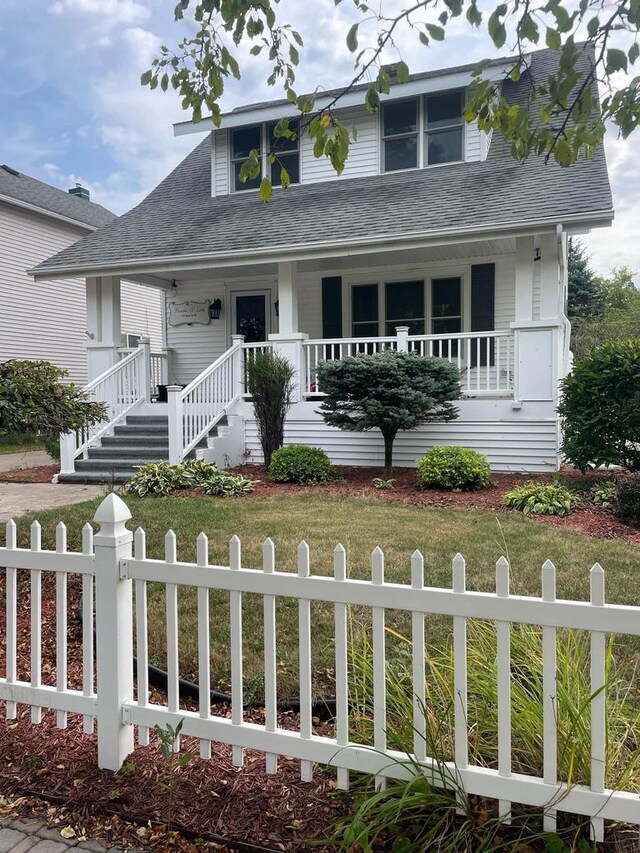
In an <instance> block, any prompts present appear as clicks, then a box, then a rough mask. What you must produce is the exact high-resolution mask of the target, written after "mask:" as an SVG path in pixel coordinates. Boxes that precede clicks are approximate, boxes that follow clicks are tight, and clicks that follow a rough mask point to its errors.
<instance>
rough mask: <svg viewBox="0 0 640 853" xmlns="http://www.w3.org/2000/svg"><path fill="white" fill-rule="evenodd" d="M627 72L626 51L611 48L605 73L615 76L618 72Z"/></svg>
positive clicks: (608, 52)
mask: <svg viewBox="0 0 640 853" xmlns="http://www.w3.org/2000/svg"><path fill="white" fill-rule="evenodd" d="M626 70H627V54H626V53H625V52H624V50H619V49H618V48H617V47H611V48H609V50H608V51H607V61H606V64H605V71H606V72H607V74H614V73H615V72H616V71H626Z"/></svg>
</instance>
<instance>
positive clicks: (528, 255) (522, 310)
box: [515, 237, 533, 323]
mask: <svg viewBox="0 0 640 853" xmlns="http://www.w3.org/2000/svg"><path fill="white" fill-rule="evenodd" d="M515 291H516V311H515V321H516V323H518V322H523V321H524V322H527V321H528V320H533V237H518V238H516V280H515Z"/></svg>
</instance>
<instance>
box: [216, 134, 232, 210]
mask: <svg viewBox="0 0 640 853" xmlns="http://www.w3.org/2000/svg"><path fill="white" fill-rule="evenodd" d="M213 138H214V140H215V141H214V156H213V162H214V166H215V188H216V191H215V195H227V193H228V192H229V170H230V168H231V167H230V165H229V133H228V131H226V130H215V131H214V132H213Z"/></svg>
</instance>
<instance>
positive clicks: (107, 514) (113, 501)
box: [93, 492, 131, 526]
mask: <svg viewBox="0 0 640 853" xmlns="http://www.w3.org/2000/svg"><path fill="white" fill-rule="evenodd" d="M130 518H131V513H130V511H129V507H128V506H127V505H126V503H125V502H124V501H123V500H122V498H120V497H118V495H116V493H115V492H111V493H110V494H108V495H107V496H106V498H105V499H104V500H103V501H102V503H101V504H100V506H99V507H98V509H97V510H96V514H95V515H94V516H93V520H94V521H95V522H96V524H100V525H101V526H102V525H104V524H124V523H125V522H127V521H129V519H130Z"/></svg>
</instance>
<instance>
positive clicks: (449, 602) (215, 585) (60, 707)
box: [0, 494, 640, 840]
mask: <svg viewBox="0 0 640 853" xmlns="http://www.w3.org/2000/svg"><path fill="white" fill-rule="evenodd" d="M130 518H131V513H130V512H129V510H128V508H127V506H126V505H125V504H124V502H123V501H122V500H121V499H120V498H118V497H117V496H116V495H114V494H111V495H109V496H108V497H107V498H106V499H105V500H104V501H103V503H102V504H101V505H100V507H99V508H98V511H97V512H96V515H95V517H94V521H95V522H96V523H98V524H99V525H100V531H99V532H98V533H97V534H96V535H95V537H94V536H93V532H92V529H91V526H90V525H89V524H86V525H85V528H84V531H83V548H82V553H73V552H71V553H70V552H68V551H67V541H66V528H65V526H64V525H63V524H60V525H58V527H57V530H56V550H55V551H43V550H42V548H41V544H42V543H41V530H40V525H39V524H38V522H37V521H36V522H34V523H33V525H32V527H31V545H30V548H18V547H17V531H16V525H15V524H14V523H13V522H12V521H10V522H9V523H8V524H7V527H6V531H7V533H6V544H5V547H0V566H2V567H8V568H6V569H5V572H6V583H5V590H6V595H5V598H6V614H7V615H6V626H7V630H6V644H5V645H6V654H5V661H6V663H5V672H4V676H0V700H3V701H5V702H6V703H7V704H6V714H7V717H9V718H14V717H15V716H16V710H17V709H16V705H17V703H22V704H25V705H29V706H31V719H32V721H33V723H36V724H37V723H39V722H40V721H41V709H42V708H53V709H55V710H56V711H57V725H58V726H59V727H64V726H65V725H66V716H67V713H68V712H73V713H78V714H82V715H84V731H85V732H92V731H93V724H94V719H97V722H98V736H97V740H98V766H99V767H101V768H103V769H109V770H113V771H116V770H118V769H119V768H120V767H121V766H122V764H123V762H124V761H125V760H126V759H127V756H128V755H129V754H130V753H131V752H132V751H133V749H134V727H137V732H138V742H139V743H140V744H142V745H147V744H148V743H149V732H150V731H151V730H153V728H154V727H155V726H161V727H163V728H164V727H166V726H167V724H171V725H172V726H174V727H175V726H176V724H177V723H178V722H179V721H180V720H182V721H183V729H182V731H183V734H185V735H188V736H191V737H195V738H198V739H199V740H200V755H201V756H202V758H205V759H207V758H210V757H211V743H212V742H214V743H225V744H229V745H231V746H232V748H233V761H234V764H235V765H236V766H240V765H242V763H243V750H244V749H245V748H249V749H252V750H259V751H261V752H263V753H265V758H266V769H267V772H268V773H272V774H273V773H277V772H278V756H279V755H280V756H290V757H293V758H295V759H297V760H299V761H300V762H301V768H300V769H301V775H302V778H303V779H304V780H306V781H310V780H311V779H312V775H313V765H314V764H315V763H318V764H321V765H329V766H331V767H333V768H335V769H336V770H337V784H338V787H339V788H342V789H347V788H348V786H349V775H350V773H351V772H352V771H355V772H358V773H371V774H376V775H377V778H378V781H379V784H380V786H383V785H384V781H385V779H386V778H392V779H393V778H407V775H408V774H409V773H410V772H411V768H409V767H408V766H407V755H405V754H403V753H401V752H399V751H397V750H394V749H392V748H391V747H390V746H389V743H388V726H389V724H390V714H391V713H392V711H391V709H390V707H389V702H388V697H387V684H386V677H385V650H386V646H387V642H388V640H387V633H386V630H385V621H386V618H387V610H389V611H394V612H395V613H398V612H404V613H405V614H406V615H407V617H408V619H409V620H410V622H411V626H412V629H411V637H412V642H411V661H410V663H409V666H410V667H411V673H412V696H411V699H412V703H413V744H412V745H411V746H409V745H408V747H409V748H410V750H411V753H412V754H411V757H410V758H411V763H412V767H415V766H416V765H418V766H420V767H422V768H423V769H424V772H425V773H428V775H429V778H430V779H431V780H432V781H433V782H434V784H436V785H441V786H442V785H444V786H449V787H451V784H450V783H451V780H453V779H455V780H456V786H457V785H461V786H462V787H463V788H464V790H465V791H466V792H467V793H468V794H470V795H475V796H479V797H486V798H491V799H494V800H497V801H498V802H499V810H500V814H501V815H502V816H507V815H508V814H509V812H510V808H511V803H512V802H516V803H519V804H523V805H528V806H530V807H532V808H534V809H538V810H539V811H540V812H541V813H542V814H543V815H544V828H545V829H546V830H553V828H554V827H555V820H556V814H557V813H558V812H569V813H572V814H578V815H584V816H585V817H587V818H588V819H590V821H591V825H592V834H593V836H594V837H595V838H596V839H597V840H602V837H603V834H604V821H605V820H610V821H619V822H623V823H630V824H634V825H640V809H639V808H638V793H637V791H636V792H635V793H634V792H631V791H624V790H611V789H610V788H608V787H607V784H608V783H609V784H610V783H611V780H610V779H608V778H607V776H608V772H609V770H611V768H610V767H609V765H608V763H607V723H608V721H607V690H606V685H607V672H606V654H605V651H606V645H607V641H608V638H609V637H610V636H611V635H612V634H615V635H617V636H618V638H619V637H620V636H621V635H628V636H639V635H640V608H639V607H637V606H635V605H614V604H609V603H608V602H606V599H605V574H604V571H603V569H602V568H601V566H600V565H599V564H596V565H594V566H593V568H592V569H591V592H590V597H589V600H584V601H567V600H561V599H557V598H556V592H555V590H556V569H555V567H554V565H553V563H551V562H550V561H547V562H546V563H545V564H544V566H543V567H542V571H541V588H542V597H537V596H522V595H513V594H512V592H511V590H510V578H509V575H510V568H509V563H508V562H507V560H506V559H505V558H504V557H503V558H501V559H500V560H498V563H497V565H496V567H495V591H494V592H477V591H475V590H471V589H468V588H467V586H466V581H465V561H464V559H463V557H462V556H460V555H459V554H458V555H457V556H456V557H455V558H454V560H453V565H452V585H451V586H450V587H448V588H440V587H434V586H427V585H426V584H425V567H424V560H423V557H422V554H420V552H418V551H416V552H414V554H413V555H412V556H411V561H410V562H411V580H410V583H390V582H388V581H387V580H385V577H384V554H383V552H382V551H381V550H380V549H379V548H375V550H374V551H373V552H372V555H371V575H370V579H369V580H356V579H353V578H350V577H348V576H347V573H346V566H347V554H346V552H345V549H344V548H343V547H342V546H341V545H338V546H337V547H336V549H335V551H334V572H333V577H331V576H326V575H318V574H313V570H312V567H313V565H314V558H313V555H312V554H311V553H310V550H309V547H308V545H307V544H306V543H304V542H303V543H301V544H300V546H299V548H298V571H297V573H295V574H294V573H292V572H290V571H284V572H283V571H282V570H278V569H277V568H276V566H277V563H276V552H275V546H274V543H273V541H272V540H271V539H267V540H266V541H265V542H264V545H263V551H262V553H263V562H262V567H261V569H256V568H247V567H246V566H243V562H242V552H241V543H240V540H239V539H238V538H237V537H236V536H234V537H233V538H232V539H231V541H230V543H229V561H228V565H211V564H210V563H209V543H208V540H207V537H206V536H205V535H204V533H201V534H200V536H199V537H198V539H197V543H195V544H196V546H197V547H196V551H197V562H196V563H185V562H179V561H178V560H177V556H176V537H175V535H174V533H173V532H171V531H169V532H168V533H167V535H166V536H165V540H164V541H165V554H164V559H148V558H147V556H146V540H145V533H144V531H143V530H138V531H137V532H136V534H135V544H134V547H133V548H132V540H134V537H133V535H132V533H131V532H130V531H129V530H128V529H127V527H126V522H127V521H128V520H129V519H130ZM371 545H373V543H371ZM43 571H45V572H47V571H48V572H55V573H56V578H57V581H58V582H57V583H56V585H55V590H56V591H55V604H56V622H57V625H58V631H57V640H56V645H55V657H56V663H57V665H56V667H55V676H54V678H53V679H52V678H51V676H49V677H48V676H47V675H46V674H44V673H43V667H42V654H41V653H42V644H41V636H40V634H41V632H40V622H41V618H42V614H41V591H42V572H43ZM73 574H76V575H81V576H82V589H83V602H82V633H83V641H82V659H83V672H82V685H83V689H82V690H73V689H70V688H69V686H68V683H67V667H66V662H67V645H66V638H67V630H66V628H67V617H68V608H67V594H66V593H67V578H68V577H69V576H70V575H73ZM23 576H24V577H25V578H26V579H28V580H27V582H29V581H30V584H31V609H30V614H31V616H30V619H31V637H32V644H31V649H30V650H29V649H26V650H25V649H24V647H23V644H20V643H19V642H18V613H19V612H20V611H19V609H18V608H19V606H20V599H19V595H20V592H19V590H20V589H22V587H23V583H22V578H23ZM94 581H95V629H96V655H95V672H96V675H97V690H96V691H94V653H93V626H94V602H93V591H94ZM177 583H179V584H180V586H182V587H190V588H192V589H194V590H198V613H197V622H198V626H197V632H196V635H195V636H196V640H197V645H198V660H199V683H200V699H199V708H198V710H186V709H184V708H183V707H181V703H180V692H179V676H180V670H179V659H180V658H179V635H180V632H179V625H180V615H181V614H180V610H179V600H180V599H179V596H178V585H177ZM134 584H135V615H136V618H135V625H136V650H137V657H138V670H137V672H138V679H137V693H135V692H134V679H133V615H134V597H133V593H134ZM148 584H154V585H155V584H162V585H163V586H164V587H165V588H166V599H167V607H166V617H165V618H166V636H167V638H168V641H167V670H168V678H167V685H168V686H167V694H168V695H167V705H166V706H164V705H162V704H159V702H158V699H157V697H156V696H152V695H150V691H149V682H148V675H147V666H148V660H149V645H148V636H147V587H148ZM209 590H224V591H226V592H228V593H229V594H230V600H231V607H230V611H229V613H230V615H229V616H227V617H224V614H218V617H219V618H223V617H224V618H228V619H229V620H230V637H231V641H230V647H229V655H230V661H231V715H230V716H227V715H226V714H220V713H219V712H218V710H217V709H216V708H215V707H213V708H212V705H211V696H210V645H211V637H210V633H211V632H210V628H211V624H210V614H209V595H208V591H209ZM247 593H249V594H251V595H252V596H257V597H260V598H261V599H262V600H263V605H264V659H263V668H264V685H265V721H264V723H256V722H253V721H250V720H247V719H246V718H245V714H244V698H245V697H244V694H243V677H242V671H243V661H244V660H245V654H243V633H244V632H245V631H246V627H245V628H244V629H243V610H244V608H245V607H246V594H247ZM278 600H279V601H280V602H282V601H289V602H293V603H294V604H295V605H297V606H296V610H297V612H298V613H299V624H298V625H297V627H294V628H293V634H291V633H290V634H289V635H288V636H287V634H286V632H287V631H289V632H291V630H292V628H291V624H290V621H289V622H288V623H287V627H285V625H279V619H280V615H281V611H280V609H279V608H278V607H277V606H276V602H277V601H278ZM317 602H322V603H324V606H325V607H329V608H330V611H332V612H333V616H334V624H335V642H334V644H333V648H334V651H335V669H334V671H335V695H336V719H335V731H334V732H331V733H328V732H327V731H326V730H325V732H323V734H322V735H319V734H316V733H315V732H314V730H313V719H312V708H313V693H312V687H313V682H312V678H311V674H312V661H313V645H312V643H313V632H312V618H311V616H312V614H313V613H314V612H316V611H315V609H313V608H314V604H313V603H317ZM351 606H353V607H355V609H356V610H357V611H358V612H360V611H364V612H368V613H369V614H370V617H371V618H370V622H371V632H372V645H373V650H374V654H373V659H372V661H371V666H372V670H373V690H372V696H371V697H368V699H369V700H370V701H368V702H367V705H368V706H369V705H370V707H371V708H372V723H373V737H372V738H371V740H370V741H369V742H366V743H363V742H361V741H360V742H355V741H352V740H351V735H352V732H351V731H350V720H349V689H348V688H349V672H350V663H349V661H350V645H349V643H350V640H349V631H348V625H349V622H348V619H349V607H351ZM430 614H438V615H439V616H443V615H444V616H446V617H447V618H451V619H452V622H453V673H443V677H445V678H448V677H452V678H453V688H454V693H453V695H455V705H454V708H453V711H454V731H455V737H454V739H453V740H454V744H453V749H452V756H451V757H452V758H453V760H449V761H447V762H438V761H436V760H435V759H434V758H433V757H431V756H429V754H428V740H427V738H426V734H427V731H428V728H427V720H426V718H425V708H426V704H427V703H426V701H425V678H426V671H425V666H426V663H425V659H426V654H425V653H426V648H425V617H426V616H428V615H430ZM469 619H478V620H483V621H485V622H488V623H491V624H492V625H494V626H496V633H497V645H496V662H497V667H496V669H497V675H496V691H497V693H496V695H497V709H498V710H497V732H496V744H495V746H496V750H497V754H498V762H497V766H495V767H494V766H490V767H489V766H486V765H480V764H479V763H477V762H475V761H474V760H473V759H472V756H471V750H470V746H469V745H470V735H471V736H473V724H472V722H471V721H470V720H469V718H468V686H467V677H468V673H467V670H468V666H467V649H468V646H469V643H470V642H471V640H470V638H469V637H468V634H467V627H468V626H467V622H468V620H469ZM519 624H525V625H535V626H542V638H541V639H542V642H541V650H542V664H541V667H540V677H541V679H542V691H541V696H540V702H541V706H542V707H541V712H540V713H541V717H542V730H541V733H540V735H541V753H542V756H541V757H542V765H543V768H542V769H543V772H542V774H540V775H538V774H536V773H534V772H530V773H523V772H516V771H515V770H514V768H513V766H512V758H511V744H512V741H513V740H514V726H513V723H512V715H511V710H512V709H511V705H512V696H511V692H512V691H511V683H512V678H513V673H514V671H515V668H516V667H517V665H518V662H517V657H516V655H517V651H515V650H512V647H511V633H512V628H513V626H516V625H519ZM564 629H573V630H577V631H586V632H588V633H589V635H590V648H591V661H590V698H589V699H588V702H586V703H585V706H587V707H585V712H586V713H585V716H584V718H581V724H584V726H585V727H586V728H587V729H588V730H589V734H588V735H587V737H588V738H589V740H588V741H587V742H589V741H590V753H591V772H590V778H589V781H588V783H587V782H586V780H581V784H576V783H575V781H573V780H570V781H566V780H563V779H562V777H561V773H560V771H559V766H558V765H559V760H558V757H559V750H560V744H559V738H558V731H559V729H558V709H559V706H558V696H559V686H560V678H561V677H562V676H561V673H560V672H559V671H558V668H557V666H556V656H557V647H558V638H559V632H562V631H564ZM276 637H278V641H279V642H283V641H285V642H288V643H290V644H294V645H295V646H296V647H297V648H298V649H299V661H300V682H299V683H300V690H299V696H300V717H299V727H298V728H297V729H289V728H288V729H287V730H285V729H282V728H279V726H278V718H277V713H276V712H277V698H278V691H277V669H278V667H277V663H278V657H277V654H276ZM29 657H30V661H31V664H30V667H29V666H28V663H29V661H28V658H29ZM25 658H27V659H26V660H25ZM27 669H29V671H30V677H29V680H21V679H20V678H19V677H18V675H19V673H20V672H21V671H26V670H27ZM48 679H49V680H48ZM47 681H48V683H47ZM176 747H177V749H179V748H180V745H179V743H177V744H176ZM443 770H444V771H445V772H444V775H441V774H443ZM614 778H615V777H614ZM258 784H259V782H258Z"/></svg>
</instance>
